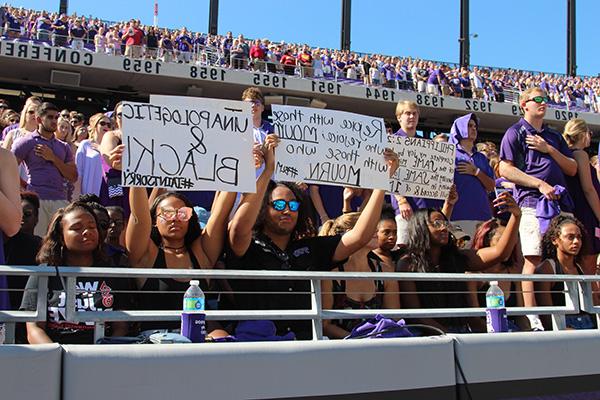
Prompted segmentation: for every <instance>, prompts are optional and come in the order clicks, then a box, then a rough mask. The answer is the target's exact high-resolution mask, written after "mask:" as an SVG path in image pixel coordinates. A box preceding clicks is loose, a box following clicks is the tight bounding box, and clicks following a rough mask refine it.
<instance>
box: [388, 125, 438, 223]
mask: <svg viewBox="0 0 600 400" xmlns="http://www.w3.org/2000/svg"><path fill="white" fill-rule="evenodd" d="M394 135H396V136H401V137H408V135H407V134H406V132H404V131H403V130H402V128H400V129H398V130H397V131H396V132H395V133H394ZM405 199H406V201H407V202H408V204H410V207H411V208H412V210H413V211H417V210H422V209H424V208H436V209H441V208H442V207H443V206H444V201H443V200H436V199H424V198H421V197H405ZM390 201H391V204H392V207H394V211H395V212H396V215H398V214H400V207H399V206H398V202H397V201H396V197H395V196H393V195H392V196H390Z"/></svg>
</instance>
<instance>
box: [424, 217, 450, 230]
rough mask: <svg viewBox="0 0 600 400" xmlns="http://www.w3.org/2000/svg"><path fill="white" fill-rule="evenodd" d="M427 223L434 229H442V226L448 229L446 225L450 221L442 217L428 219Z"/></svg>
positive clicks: (448, 224)
mask: <svg viewBox="0 0 600 400" xmlns="http://www.w3.org/2000/svg"><path fill="white" fill-rule="evenodd" d="M429 225H431V226H432V227H433V228H435V229H442V228H446V229H448V227H449V226H450V222H448V221H446V220H444V219H436V220H435V221H430V222H429Z"/></svg>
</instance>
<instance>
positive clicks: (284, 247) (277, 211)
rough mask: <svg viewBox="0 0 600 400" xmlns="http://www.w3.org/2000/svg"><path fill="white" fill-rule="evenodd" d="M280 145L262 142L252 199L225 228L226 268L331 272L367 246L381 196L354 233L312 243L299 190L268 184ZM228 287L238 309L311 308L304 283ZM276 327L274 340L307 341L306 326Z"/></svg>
mask: <svg viewBox="0 0 600 400" xmlns="http://www.w3.org/2000/svg"><path fill="white" fill-rule="evenodd" d="M278 142H279V139H278V137H277V136H275V135H272V134H271V135H268V136H267V137H266V139H265V143H264V145H263V153H264V160H265V169H264V170H263V172H262V173H261V175H260V177H259V178H258V181H257V184H256V193H245V194H244V195H243V196H242V199H241V202H240V206H239V209H238V211H237V212H236V214H235V217H234V218H233V219H232V220H231V222H230V224H229V235H228V247H229V248H228V251H227V257H226V265H227V268H228V269H244V270H256V269H265V270H273V271H285V270H288V271H289V270H291V271H325V270H330V269H331V268H334V267H335V266H336V264H337V263H339V262H341V261H344V260H345V259H347V258H348V257H349V256H350V255H351V254H353V253H354V252H356V251H357V250H359V249H361V248H362V247H363V246H365V245H366V244H367V243H368V242H369V240H371V238H372V237H373V235H374V234H375V229H376V228H377V223H378V221H379V214H380V213H381V207H382V205H383V197H384V194H385V192H384V191H383V190H374V191H373V194H372V195H371V198H370V199H369V201H368V203H367V204H366V206H365V208H364V209H363V211H362V213H361V216H360V217H359V219H358V221H357V222H356V225H355V226H354V228H353V229H351V230H349V231H348V232H346V233H344V234H343V235H338V236H330V237H316V229H315V227H314V224H313V221H312V220H311V219H310V218H308V217H307V216H308V214H307V209H306V206H307V202H306V200H305V198H304V196H303V195H302V193H301V192H300V190H299V189H298V188H297V186H296V185H294V184H290V183H284V182H277V183H276V182H272V181H270V178H271V176H272V175H273V172H274V169H275V147H276V146H277V144H278ZM384 156H385V158H386V161H387V163H388V170H389V173H390V176H391V174H392V173H393V172H394V171H395V170H396V168H397V167H398V158H397V156H396V155H395V153H394V152H393V151H391V150H386V152H385V153H384ZM230 283H231V286H232V289H233V290H234V292H235V307H236V308H237V309H248V310H276V309H279V310H289V309H309V308H310V297H309V296H308V295H307V293H308V292H310V285H309V283H308V282H307V281H298V280H296V281H294V280H278V279H277V280H276V279H271V280H259V279H252V280H244V281H231V282H230ZM242 292H243V293H242ZM249 292H257V293H256V294H253V293H249ZM276 326H277V334H278V335H287V334H289V332H294V333H295V334H296V337H297V338H298V339H310V338H311V328H310V324H309V323H308V322H306V321H277V322H276Z"/></svg>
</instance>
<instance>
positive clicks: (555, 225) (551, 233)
mask: <svg viewBox="0 0 600 400" xmlns="http://www.w3.org/2000/svg"><path fill="white" fill-rule="evenodd" d="M568 224H574V225H576V226H577V227H578V228H579V231H580V232H581V249H580V250H579V254H577V256H576V257H575V263H577V264H580V263H581V261H582V258H583V255H584V254H587V253H588V244H587V243H588V240H587V238H588V232H587V231H586V229H585V227H584V226H583V224H582V223H581V222H579V220H578V219H577V218H574V217H571V216H567V215H559V216H557V217H555V218H553V219H552V221H550V226H549V227H548V230H547V231H546V233H545V234H544V237H543V238H542V260H555V261H557V260H558V258H557V257H558V256H557V254H556V246H555V245H554V243H552V242H553V241H554V239H556V238H558V236H560V230H561V229H562V227H563V226H565V225H568Z"/></svg>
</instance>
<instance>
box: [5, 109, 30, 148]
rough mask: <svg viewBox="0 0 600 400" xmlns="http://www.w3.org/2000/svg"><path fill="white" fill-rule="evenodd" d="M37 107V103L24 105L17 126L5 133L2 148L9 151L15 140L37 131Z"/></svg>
mask: <svg viewBox="0 0 600 400" xmlns="http://www.w3.org/2000/svg"><path fill="white" fill-rule="evenodd" d="M38 107H39V103H37V102H30V103H28V104H25V106H24V107H23V111H21V117H20V118H19V126H18V127H17V128H15V129H12V130H10V131H8V132H7V133H6V137H5V138H4V142H3V143H2V147H4V148H5V149H8V150H10V149H11V148H12V145H13V143H14V141H15V140H16V139H18V138H20V137H23V136H26V135H27V134H29V133H32V132H34V131H35V130H36V129H37V127H38V123H37V117H36V112H37V109H38Z"/></svg>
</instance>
